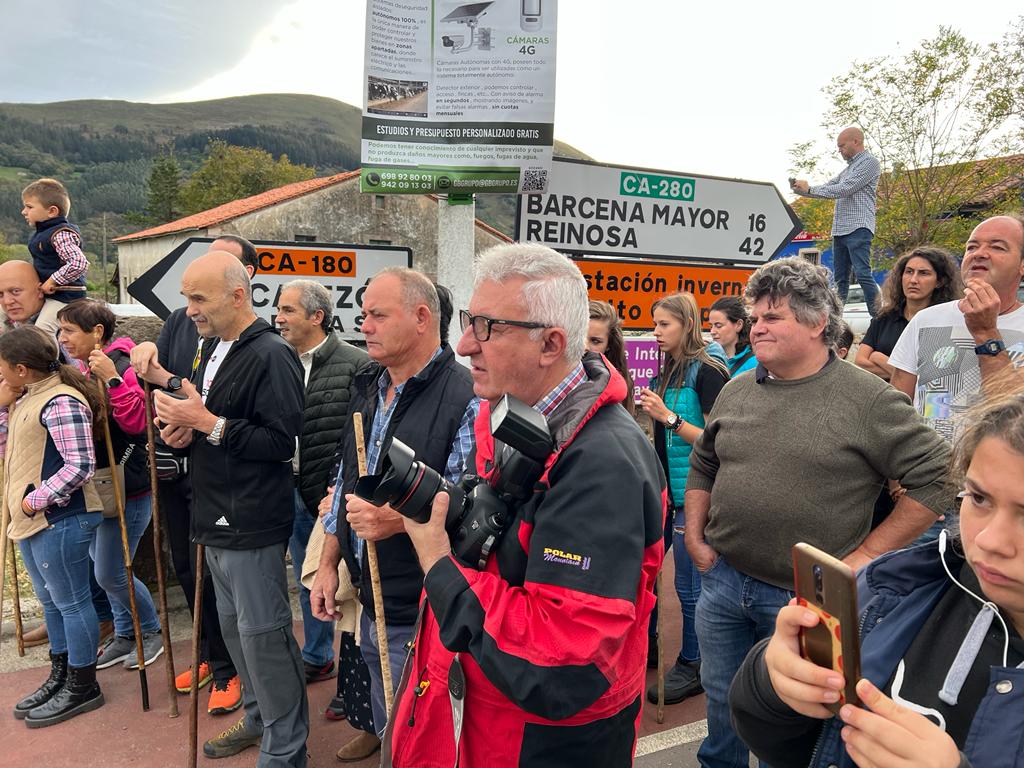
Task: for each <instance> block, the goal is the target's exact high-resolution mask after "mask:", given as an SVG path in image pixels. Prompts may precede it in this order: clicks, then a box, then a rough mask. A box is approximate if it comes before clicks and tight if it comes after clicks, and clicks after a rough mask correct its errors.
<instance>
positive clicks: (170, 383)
mask: <svg viewBox="0 0 1024 768" xmlns="http://www.w3.org/2000/svg"><path fill="white" fill-rule="evenodd" d="M164 389H166V390H167V391H168V392H177V391H178V390H179V389H181V376H171V378H169V379H168V380H167V386H166V387H164Z"/></svg>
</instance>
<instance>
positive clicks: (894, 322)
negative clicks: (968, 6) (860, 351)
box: [860, 311, 910, 355]
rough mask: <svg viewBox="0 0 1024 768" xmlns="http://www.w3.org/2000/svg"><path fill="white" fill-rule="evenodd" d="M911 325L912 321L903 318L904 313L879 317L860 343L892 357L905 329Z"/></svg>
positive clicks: (873, 320)
mask: <svg viewBox="0 0 1024 768" xmlns="http://www.w3.org/2000/svg"><path fill="white" fill-rule="evenodd" d="M909 323H910V321H909V320H907V318H905V317H904V316H903V312H902V311H900V312H890V313H888V314H885V315H879V316H878V317H876V318H874V319H872V321H871V324H870V325H869V326H868V330H867V332H866V333H865V334H864V338H863V339H861V342H860V343H861V344H865V345H867V346H869V347H871V348H872V349H873V350H875V352H881V353H882V354H883V355H891V354H892V351H893V349H894V348H895V347H896V342H897V341H899V340H900V335H902V333H903V329H904V328H906V327H907V325H908V324H909Z"/></svg>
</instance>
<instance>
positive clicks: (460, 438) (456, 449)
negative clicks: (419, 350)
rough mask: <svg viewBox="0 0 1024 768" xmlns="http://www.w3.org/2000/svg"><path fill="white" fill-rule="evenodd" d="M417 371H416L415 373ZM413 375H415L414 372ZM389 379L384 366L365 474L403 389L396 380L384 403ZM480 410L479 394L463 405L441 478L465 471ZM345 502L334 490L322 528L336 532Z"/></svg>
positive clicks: (454, 478)
mask: <svg viewBox="0 0 1024 768" xmlns="http://www.w3.org/2000/svg"><path fill="white" fill-rule="evenodd" d="M442 351H443V348H442V347H438V350H437V351H436V352H435V353H434V355H433V357H431V358H430V361H429V362H428V363H427V365H430V363H432V362H434V360H436V359H437V358H438V356H440V354H441V352H442ZM424 368H426V366H424ZM418 375H419V374H417V376H418ZM413 378H416V377H415V376H414V377H413ZM390 383H391V376H390V375H389V374H388V372H387V369H385V370H384V372H383V373H382V374H381V376H380V378H379V379H378V381H377V411H376V413H374V416H373V425H372V427H371V428H370V436H369V440H368V442H367V446H366V471H367V473H368V474H371V475H372V474H374V473H376V472H377V465H378V464H379V463H380V452H381V448H382V445H381V444H382V443H383V442H384V435H385V434H387V431H388V425H389V424H390V423H391V416H392V414H394V412H395V406H396V405H398V400H399V399H400V398H401V396H402V391H403V390H404V389H405V384H406V383H407V382H403V383H402V384H398V385H396V386H395V396H394V397H393V398H392V400H391V405H390V406H388V405H387V394H388V386H389V385H390ZM479 411H480V398H478V397H474V398H473V399H472V400H470V401H469V405H467V406H466V411H465V413H463V414H462V420H461V421H460V422H459V429H458V431H457V432H456V433H455V439H454V440H452V447H451V450H450V451H449V453H448V461H447V463H446V464H445V468H444V472H443V476H444V479H445V480H447V481H448V482H449V483H457V482H458V481H459V478H460V477H462V475H463V474H464V473H465V471H466V467H467V466H468V464H469V455H470V454H471V453H472V452H473V447H474V446H475V445H476V435H475V434H474V432H473V422H474V421H476V415H477V413H479ZM343 471H344V466H343V464H342V463H341V462H339V464H338V475H337V477H336V478H335V481H334V485H335V487H341V485H342V472H343ZM344 502H345V498H344V494H341V493H335V494H334V499H333V501H332V503H331V509H330V511H329V512H328V513H327V514H325V515H324V520H323V522H324V530H325V531H327V532H328V533H335V532H336V531H337V530H338V515H339V514H340V512H341V509H342V506H343V504H344ZM352 535H353V541H354V543H355V544H356V548H355V551H356V552H361V551H362V547H361V545H360V544H359V541H358V539H356V538H355V534H354V533H353V534H352Z"/></svg>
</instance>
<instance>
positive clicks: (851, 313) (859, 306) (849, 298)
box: [843, 285, 871, 341]
mask: <svg viewBox="0 0 1024 768" xmlns="http://www.w3.org/2000/svg"><path fill="white" fill-rule="evenodd" d="M843 320H845V321H846V323H847V325H849V326H850V329H851V330H852V331H853V337H854V338H855V339H857V340H858V341H859V340H860V337H861V336H863V335H864V334H865V333H866V332H867V330H868V325H869V324H870V323H871V313H869V312H868V305H867V304H866V303H865V302H864V289H863V288H861V287H860V286H859V285H851V286H850V290H849V292H848V293H847V294H846V306H845V307H843Z"/></svg>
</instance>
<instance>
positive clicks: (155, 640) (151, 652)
mask: <svg viewBox="0 0 1024 768" xmlns="http://www.w3.org/2000/svg"><path fill="white" fill-rule="evenodd" d="M163 652H164V638H163V635H161V634H160V630H157V631H156V632H143V633H142V653H143V655H144V656H145V657H146V666H147V667H148V666H149V665H150V664H152V663H153V662H154V661H156V660H157V658H158V657H159V656H160V654H161V653H163ZM124 668H125V669H138V668H139V654H138V649H137V648H136V647H135V642H134V641H132V650H131V653H129V654H128V657H127V658H126V659H125V660H124Z"/></svg>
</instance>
